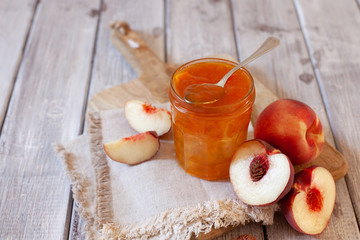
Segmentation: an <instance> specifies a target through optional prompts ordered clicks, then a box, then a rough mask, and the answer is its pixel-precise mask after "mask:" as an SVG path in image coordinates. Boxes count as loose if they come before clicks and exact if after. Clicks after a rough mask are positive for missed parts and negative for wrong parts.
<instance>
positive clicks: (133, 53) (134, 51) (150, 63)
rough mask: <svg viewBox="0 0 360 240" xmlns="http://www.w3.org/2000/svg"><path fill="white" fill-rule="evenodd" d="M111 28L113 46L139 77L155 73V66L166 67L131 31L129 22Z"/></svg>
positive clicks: (111, 25)
mask: <svg viewBox="0 0 360 240" xmlns="http://www.w3.org/2000/svg"><path fill="white" fill-rule="evenodd" d="M110 28H111V29H112V31H111V35H110V39H111V41H112V43H113V45H114V46H115V47H116V48H117V49H118V50H119V51H120V52H121V54H122V55H123V56H124V57H125V58H126V60H127V61H128V62H129V64H130V65H131V66H132V67H133V69H134V70H135V71H136V73H137V74H138V75H139V76H141V75H142V74H146V73H153V72H154V71H153V68H154V66H155V67H156V68H163V67H164V62H163V61H161V60H160V59H159V58H158V57H157V56H156V55H155V54H154V53H153V52H152V51H151V50H150V49H149V47H148V46H147V45H146V43H145V42H144V41H143V40H142V38H141V37H140V36H139V34H138V33H136V32H135V31H133V30H131V28H130V26H129V24H128V23H127V22H114V23H112V24H110Z"/></svg>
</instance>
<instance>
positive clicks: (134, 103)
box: [124, 100, 171, 136]
mask: <svg viewBox="0 0 360 240" xmlns="http://www.w3.org/2000/svg"><path fill="white" fill-rule="evenodd" d="M124 111H125V117H126V119H127V120H128V122H129V124H130V126H131V127H132V128H133V129H135V130H136V131H137V132H139V133H142V132H147V131H156V133H157V135H158V136H161V135H163V134H165V133H167V132H168V131H169V130H170V128H171V114H170V112H169V111H168V110H166V109H164V108H157V107H155V106H153V105H151V104H148V103H146V102H143V101H138V100H130V101H127V102H126V103H125V108H124Z"/></svg>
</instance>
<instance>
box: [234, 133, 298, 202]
mask: <svg viewBox="0 0 360 240" xmlns="http://www.w3.org/2000/svg"><path fill="white" fill-rule="evenodd" d="M265 159H266V160H265ZM266 165H267V166H266ZM230 180H231V184H232V185H233V188H234V190H235V193H236V194H237V196H238V197H239V199H240V200H241V201H242V202H244V203H246V204H248V205H252V206H266V205H269V204H271V203H274V202H277V201H278V200H280V199H281V198H282V197H283V196H284V195H285V194H286V193H288V191H289V190H290V189H291V186H292V183H293V180H294V168H293V166H292V164H291V162H290V160H289V159H288V157H287V156H286V155H284V154H282V153H281V152H280V151H279V150H277V149H274V148H273V147H272V146H270V145H269V144H267V143H266V142H264V141H261V140H258V139H255V140H250V141H246V142H245V143H243V144H241V145H240V147H239V149H238V150H237V152H236V153H235V155H234V157H233V160H232V162H231V165H230Z"/></svg>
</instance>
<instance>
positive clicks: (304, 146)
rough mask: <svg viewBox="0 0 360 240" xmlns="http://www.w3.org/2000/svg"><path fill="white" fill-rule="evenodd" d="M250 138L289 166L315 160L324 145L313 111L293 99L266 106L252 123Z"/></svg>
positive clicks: (321, 132) (319, 126) (322, 133)
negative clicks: (285, 159)
mask: <svg viewBox="0 0 360 240" xmlns="http://www.w3.org/2000/svg"><path fill="white" fill-rule="evenodd" d="M254 137H255V138H258V139H261V140H264V141H265V142H267V143H269V144H270V145H272V146H273V147H275V148H277V149H279V150H280V151H281V152H282V153H284V154H285V155H286V156H288V157H289V158H290V160H291V162H292V163H293V165H298V164H302V163H305V162H309V161H312V160H313V159H315V158H316V157H317V156H318V155H319V154H320V153H321V151H322V149H323V145H324V141H325V140H324V132H323V128H322V125H321V122H320V120H319V118H318V116H317V115H316V113H315V112H314V111H313V109H311V108H310V107H309V106H308V105H306V104H305V103H302V102H300V101H297V100H293V99H280V100H277V101H275V102H273V103H271V104H270V105H269V106H267V107H266V108H265V109H264V110H263V111H262V112H261V113H260V115H259V117H258V118H257V120H256V122H255V125H254Z"/></svg>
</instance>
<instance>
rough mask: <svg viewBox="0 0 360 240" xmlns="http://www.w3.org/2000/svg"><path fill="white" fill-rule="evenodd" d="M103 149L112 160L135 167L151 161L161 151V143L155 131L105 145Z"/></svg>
mask: <svg viewBox="0 0 360 240" xmlns="http://www.w3.org/2000/svg"><path fill="white" fill-rule="evenodd" d="M103 147H104V150H105V153H106V155H108V156H109V157H110V158H111V159H112V160H114V161H116V162H121V163H126V164H129V165H134V164H138V163H141V162H144V161H146V160H149V159H151V158H152V157H153V156H154V155H155V154H156V153H157V151H158V150H159V148H160V142H159V138H158V136H157V134H156V132H155V131H148V132H145V133H139V134H136V135H133V136H130V137H126V138H121V139H118V140H115V141H112V142H107V143H104V144H103Z"/></svg>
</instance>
